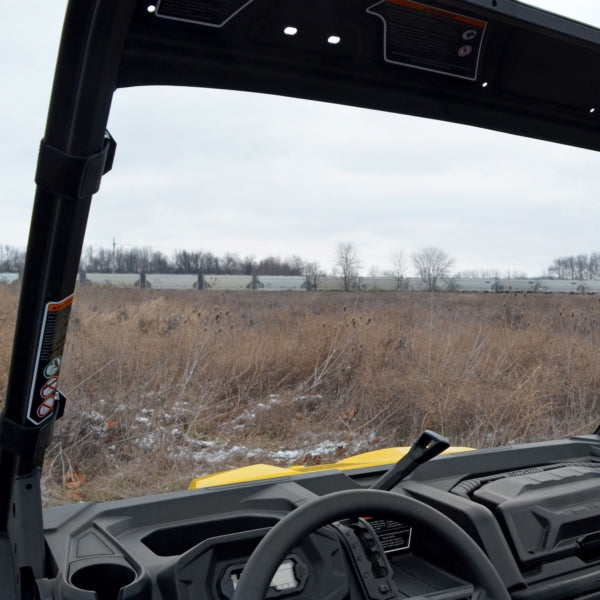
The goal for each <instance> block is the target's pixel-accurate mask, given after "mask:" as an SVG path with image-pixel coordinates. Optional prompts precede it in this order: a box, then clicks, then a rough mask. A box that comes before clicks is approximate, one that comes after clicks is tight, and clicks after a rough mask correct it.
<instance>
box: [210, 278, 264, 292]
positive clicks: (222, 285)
mask: <svg viewBox="0 0 600 600" xmlns="http://www.w3.org/2000/svg"><path fill="white" fill-rule="evenodd" d="M202 279H203V288H204V289H205V290H251V289H252V288H253V285H252V275H204V276H203V277H202Z"/></svg>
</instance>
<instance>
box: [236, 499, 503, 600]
mask: <svg viewBox="0 0 600 600" xmlns="http://www.w3.org/2000/svg"><path fill="white" fill-rule="evenodd" d="M372 513H373V514H377V515H381V516H386V517H390V518H393V519H396V520H398V521H409V522H410V523H411V524H413V525H421V526H427V527H428V528H430V529H432V530H433V531H434V532H435V535H436V540H438V541H440V542H442V543H444V544H446V545H447V547H448V550H449V552H450V553H452V554H454V555H455V556H456V557H457V558H458V560H459V561H460V562H462V563H463V564H464V566H465V569H466V570H467V572H468V573H469V574H470V576H471V578H472V583H473V585H474V587H475V594H474V597H477V598H479V599H483V598H488V599H489V600H510V595H509V593H508V591H507V589H506V587H505V586H504V584H503V583H502V580H501V579H500V576H499V575H498V573H497V572H496V569H495V568H494V566H493V565H492V563H491V562H490V560H489V559H488V557H487V556H486V555H485V554H484V552H483V551H482V550H481V548H480V547H479V546H478V545H477V544H476V543H475V542H474V541H473V539H472V538H471V537H470V536H469V535H468V534H466V533H465V532H464V531H463V530H462V529H461V528H460V527H459V526H458V525H456V523H454V522H453V521H451V520H450V519H449V518H448V517H446V516H445V515H443V514H442V513H440V512H439V511H437V510H436V509H434V508H431V507H430V506H428V505H427V504H424V503H422V502H419V501H418V500H414V499H413V498H409V497H407V496H400V495H399V494H395V493H393V492H387V491H382V490H371V489H366V490H345V491H341V492H334V493H331V494H326V495H325V496H320V497H319V498H316V499H315V500H311V501H310V502H307V503H306V504H304V505H302V506H300V507H299V508H297V509H295V510H293V511H292V512H291V513H289V514H288V515H286V516H285V517H284V518H283V519H282V520H281V521H279V523H277V524H276V525H275V526H274V527H273V528H272V529H271V530H270V531H269V532H268V533H267V535H265V537H264V538H263V539H262V540H261V542H260V543H259V544H258V546H257V547H256V549H255V550H254V552H253V553H252V555H251V556H250V559H249V560H248V562H247V563H246V566H245V567H244V570H243V572H242V575H241V577H240V581H239V583H238V586H237V589H236V591H235V596H234V600H263V599H264V598H265V596H266V593H267V589H268V587H269V584H270V583H271V579H272V578H273V575H274V574H275V571H276V570H277V567H278V566H279V565H280V564H281V562H282V561H283V560H284V558H285V556H286V555H287V554H288V552H289V551H290V550H291V549H292V548H293V547H294V546H295V545H297V544H298V543H300V542H301V540H302V539H303V538H304V537H305V536H307V535H308V534H310V533H311V532H313V531H314V530H316V529H318V528H319V527H323V526H324V525H327V524H329V523H331V522H333V521H337V520H339V519H343V518H352V517H359V516H364V515H365V514H372ZM414 600H417V597H414Z"/></svg>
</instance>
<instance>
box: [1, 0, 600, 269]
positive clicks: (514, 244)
mask: <svg viewBox="0 0 600 600" xmlns="http://www.w3.org/2000/svg"><path fill="white" fill-rule="evenodd" d="M531 3H534V2H531ZM535 3H536V4H538V5H541V6H543V7H546V8H548V9H550V10H555V11H557V12H560V10H561V7H562V6H564V5H566V8H568V10H569V11H570V12H571V14H572V16H574V17H576V18H579V19H580V20H583V21H587V22H592V23H594V24H596V25H597V26H600V2H598V0H561V1H559V0H539V1H538V2H535ZM65 4H66V3H65V2H63V1H62V0H36V1H33V0H0V7H2V8H3V9H4V10H2V19H0V72H1V73H2V80H3V85H2V90H3V91H2V94H0V177H1V179H2V194H1V196H0V215H1V217H0V223H1V228H0V244H9V245H13V246H19V247H24V246H25V244H26V238H27V232H28V228H29V218H30V212H31V205H32V199H33V193H34V185H33V174H34V170H35V160H36V156H37V150H38V144H39V140H40V138H41V137H42V134H43V131H44V124H45V118H46V111H47V106H48V100H49V94H50V87H51V82H52V74H53V68H54V62H55V57H56V50H57V45H58V40H59V34H60V26H61V22H62V17H63V12H64V6H65ZM109 129H110V131H111V133H112V134H113V136H114V137H115V138H116V140H117V143H118V148H117V156H116V160H115V167H114V169H113V171H112V172H111V173H110V174H108V175H107V176H106V177H105V178H104V180H103V183H102V187H101V190H100V192H99V194H97V195H96V197H95V198H94V202H93V208H92V212H91V215H90V221H89V226H88V232H87V237H86V243H87V244H91V245H93V246H105V247H110V246H111V245H112V240H113V238H115V239H116V243H117V245H121V246H126V247H127V246H136V245H137V246H139V245H145V246H148V245H149V246H152V247H153V248H154V249H157V250H163V251H164V252H166V253H167V254H170V253H171V252H172V251H173V250H176V249H182V248H185V249H189V250H191V249H200V250H205V251H210V252H213V253H214V254H217V255H222V254H224V253H225V252H228V251H231V252H236V253H237V254H239V255H240V256H247V255H254V256H255V257H256V258H257V259H260V258H262V257H264V256H267V255H273V254H274V255H278V256H281V257H282V258H285V257H287V256H290V255H292V254H298V255H300V256H302V257H303V258H305V259H307V260H312V261H317V262H318V263H319V264H320V265H321V266H322V267H323V268H324V269H326V270H331V269H332V267H333V257H334V248H335V245H336V243H337V242H340V241H351V242H353V243H354V244H355V245H356V247H357V249H358V252H359V255H360V258H361V261H362V265H363V272H364V273H366V272H368V271H369V270H370V269H371V268H372V267H376V268H378V269H379V270H380V271H384V270H385V269H389V268H390V261H389V257H390V255H391V254H392V253H393V252H396V251H398V250H401V249H402V250H404V251H405V253H406V254H407V255H410V254H411V253H412V252H413V251H415V250H418V249H420V248H422V247H424V246H429V245H433V246H438V247H440V248H443V249H444V250H446V251H447V252H448V253H449V254H450V255H452V256H453V257H454V258H455V259H456V265H455V267H456V269H457V270H465V269H469V270H471V269H486V270H489V269H496V270H499V271H500V272H502V273H503V274H504V273H505V272H506V271H508V270H510V271H511V272H514V271H519V272H526V273H527V274H528V275H530V276H536V275H541V274H542V273H543V271H544V270H545V269H546V268H547V267H548V266H549V264H550V263H551V262H552V259H553V258H555V257H557V256H561V255H571V254H578V253H589V252H592V251H600V154H597V153H593V152H589V151H584V150H578V149H573V148H568V147H564V146H559V145H556V144H548V143H543V142H537V141H532V140H526V139H521V138H517V137H514V136H508V135H504V134H497V133H492V132H487V131H483V130H477V129H474V128H467V127H462V126H456V125H449V124H444V123H437V122H433V121H428V120H423V119H415V118H408V117H402V116H398V115H387V114H383V113H378V112H374V111H363V110H358V109H351V108H347V107H339V106H331V105H324V104H317V103H310V102H305V101H298V100H290V99H281V98H274V97H266V96H263V97H259V96H253V95H249V94H234V93H228V92H223V91H215V90H180V89H165V88H160V89H158V88H152V89H148V88H146V89H140V90H121V91H119V92H117V96H116V98H115V101H114V104H113V114H112V116H111V120H110V123H109Z"/></svg>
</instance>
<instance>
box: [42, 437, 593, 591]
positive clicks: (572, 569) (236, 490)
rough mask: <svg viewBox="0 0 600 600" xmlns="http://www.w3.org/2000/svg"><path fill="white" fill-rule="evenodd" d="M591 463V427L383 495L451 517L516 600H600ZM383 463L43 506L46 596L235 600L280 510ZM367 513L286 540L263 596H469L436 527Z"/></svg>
mask: <svg viewBox="0 0 600 600" xmlns="http://www.w3.org/2000/svg"><path fill="white" fill-rule="evenodd" d="M599 459H600V438H599V437H598V436H587V437H581V438H571V439H568V440H561V441H557V442H548V443H537V444H526V445H516V446H508V447H503V448H495V449H491V450H478V451H471V452H464V453H460V454H452V455H445V456H444V455H442V456H439V457H437V458H435V459H433V460H431V461H430V462H428V463H426V464H424V465H422V466H421V467H420V468H419V469H417V470H416V471H415V472H414V473H413V474H412V475H410V476H409V477H408V478H407V479H405V480H404V481H402V482H400V483H399V484H398V485H397V486H396V487H395V488H394V489H393V490H392V491H391V492H390V493H393V494H398V495H399V496H409V497H412V498H414V499H416V500H418V501H421V502H424V503H426V504H428V505H430V506H432V507H434V508H436V509H437V510H439V511H441V512H442V513H443V514H445V515H446V516H447V517H449V518H450V519H451V520H452V521H454V523H456V524H457V525H459V526H460V527H461V528H462V529H463V530H464V531H466V532H467V533H468V534H469V535H470V536H471V537H472V538H473V539H474V540H475V541H476V542H477V543H478V544H479V546H480V547H481V548H482V549H483V550H484V551H485V553H486V554H487V556H488V557H489V559H490V561H491V562H492V564H493V566H494V568H495V569H496V571H497V572H498V574H499V575H500V578H501V579H502V582H503V584H504V585H505V586H506V588H507V590H508V591H509V593H510V595H511V597H512V598H514V599H515V600H517V599H520V600H526V599H530V598H544V600H552V599H556V600H559V599H568V598H576V597H577V598H579V597H585V598H590V599H591V598H596V597H600V591H599V590H600V582H599V575H598V573H599V565H600V481H599V479H598V476H599V475H600V460H599ZM383 472H384V469H382V468H381V467H378V468H362V469H357V470H355V471H347V472H340V471H335V470H333V471H324V472H315V473H307V474H301V475H296V476H290V477H283V478H279V479H272V480H264V481H257V482H247V483H240V484H233V485H228V486H219V487H212V488H206V489H200V490H190V491H186V492H178V493H173V494H163V495H159V496H152V497H147V498H138V499H135V500H122V501H115V502H110V503H104V504H102V505H96V504H91V503H88V504H77V505H71V506H65V507H58V508H52V509H47V510H46V511H45V514H44V525H45V539H46V543H47V545H48V549H49V551H50V552H49V556H51V562H52V565H50V571H51V573H52V574H53V577H49V578H48V580H47V582H46V586H47V589H48V597H51V596H50V590H52V593H53V594H54V596H53V597H54V598H64V599H72V600H78V599H82V600H83V599H90V600H93V599H94V598H97V599H98V600H118V599H122V600H128V599H134V600H137V599H142V598H144V599H149V598H153V599H154V598H156V599H158V598H161V599H162V598H177V599H186V600H192V599H198V598H214V599H221V600H232V598H233V594H234V591H235V587H236V585H237V582H238V581H239V577H240V574H241V571H242V569H243V567H244V564H245V563H246V561H247V560H248V557H249V556H250V554H251V553H252V551H253V550H254V548H255V547H256V545H257V544H258V542H259V541H260V540H261V539H262V538H263V537H264V535H265V534H266V533H267V532H268V531H269V530H270V529H271V528H272V527H273V526H274V525H275V524H276V523H278V522H279V521H280V520H281V519H282V518H283V517H285V515H287V514H289V513H290V512H291V511H293V510H294V509H295V508H297V507H299V506H302V505H303V504H306V503H308V502H310V500H311V499H314V498H317V497H319V496H324V495H327V494H330V493H332V492H338V491H340V490H352V489H361V488H368V487H370V486H371V485H372V484H373V483H374V482H375V481H376V480H377V479H378V478H379V477H380V476H381V475H382V473H383ZM364 517H365V518H364V519H361V520H345V521H344V520H343V521H340V522H337V523H335V524H333V525H329V526H326V527H322V528H320V529H318V530H317V531H315V532H314V533H312V534H311V535H309V536H307V537H306V538H304V539H303V540H302V541H301V543H299V544H298V545H294V546H293V547H291V548H290V549H289V552H288V553H287V557H286V559H285V560H284V562H283V563H282V565H281V566H280V567H279V569H278V570H277V573H276V575H275V577H274V578H273V581H272V585H271V587H270V588H269V592H268V594H267V597H268V598H298V599H300V598H316V597H319V598H331V599H343V598H368V597H370V598H378V599H380V600H385V599H386V598H392V597H397V598H407V597H417V596H418V597H425V598H435V599H436V600H458V599H462V598H469V597H471V595H472V594H473V589H474V588H473V586H472V584H471V582H470V574H469V573H468V572H466V571H465V569H464V566H463V565H462V564H461V561H460V558H458V559H457V557H456V556H455V555H454V553H453V552H450V551H449V550H448V548H446V547H445V545H444V544H443V543H440V542H439V540H437V539H436V532H435V531H431V530H429V529H428V528H427V527H423V526H422V525H418V526H413V524H412V523H410V522H403V523H399V522H398V521H397V520H394V519H389V518H386V515H371V514H365V515H364ZM383 556H384V557H383ZM386 559H387V560H386ZM365 565H367V568H365ZM389 569H391V571H389V572H388V570H389ZM389 577H391V578H392V580H393V584H395V588H396V589H393V586H392V588H391V589H388V587H387V584H386V581H389V579H387V578H389ZM396 590H397V592H396Z"/></svg>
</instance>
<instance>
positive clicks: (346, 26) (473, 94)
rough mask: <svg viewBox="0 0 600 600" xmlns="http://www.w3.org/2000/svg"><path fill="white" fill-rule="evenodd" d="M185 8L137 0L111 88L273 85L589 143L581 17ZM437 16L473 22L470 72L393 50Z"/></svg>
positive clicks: (399, 7) (587, 61) (481, 8)
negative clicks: (409, 30) (401, 36)
mask: <svg viewBox="0 0 600 600" xmlns="http://www.w3.org/2000/svg"><path fill="white" fill-rule="evenodd" d="M209 4H210V3H209ZM149 6H150V7H152V8H150V10H151V11H152V12H149ZM194 6H195V4H194V3H186V2H173V1H169V0H161V1H160V2H158V3H157V4H156V5H154V4H151V3H150V2H148V0H146V1H144V2H137V3H136V6H135V7H134V10H133V15H132V16H133V18H132V21H131V27H130V29H129V32H128V34H127V39H126V43H125V48H124V53H123V60H122V63H121V65H120V68H119V73H118V76H117V81H116V85H117V86H118V87H127V86H137V85H153V84H166V85H185V86H204V87H212V88H224V89H233V90H246V91H253V92H264V93H271V94H281V95H286V96H294V97H298V98H306V99H312V100H321V101H326V102H335V103H341V104H349V105H354V106H360V107H366V108H372V109H379V110H385V111H390V112H398V113H405V114H409V115H418V116H422V117H430V118H434V119H442V120H446V121H453V122H457V123H465V124H469V125H475V126H480V127H485V128H488V129H494V130H498V131H504V132H509V133H516V134H519V135H526V136H529V137H534V138H539V139H545V140H551V141H555V142H561V143H565V144H569V145H574V146H581V147H584V148H592V149H596V150H597V149H598V148H599V147H600V143H599V141H598V140H599V137H598V131H599V128H600V120H599V119H600V117H599V114H598V112H600V74H599V73H598V70H597V69H595V68H594V65H596V64H597V62H598V57H599V51H600V50H599V48H598V44H599V43H600V31H599V30H597V29H595V28H593V27H590V26H587V25H584V24H582V23H578V22H575V21H571V20H569V19H566V18H563V17H559V16H556V15H552V14H549V13H545V12H543V11H541V10H539V9H537V8H534V7H531V6H528V5H525V4H522V3H520V2H516V1H514V0H503V1H495V0H494V1H492V0H465V1H458V0H433V1H428V2H426V3H421V2H414V1H412V0H388V1H385V0H383V1H380V2H374V1H373V0H328V1H327V2H324V1H323V0H304V1H303V2H298V1H297V0H279V1H278V2H276V3H274V2H272V1H271V0H251V1H249V2H243V1H238V2H231V3H229V4H228V6H230V7H231V8H230V9H229V10H226V9H223V10H222V11H221V13H220V14H215V13H217V12H218V11H213V13H211V14H210V15H208V16H207V15H206V14H204V13H202V12H201V11H200V10H199V9H197V10H196V9H195V8H194ZM223 6H225V5H223ZM194 10H196V12H194ZM453 18H454V22H452V19H453ZM417 19H418V20H417ZM440 23H446V24H451V23H453V24H454V25H457V26H458V27H459V28H462V29H464V30H465V31H468V30H473V31H475V33H476V34H479V33H480V31H481V38H480V37H479V36H477V37H476V38H475V39H474V42H477V41H478V40H479V44H477V43H471V44H470V46H471V47H472V49H471V52H472V55H471V57H470V58H471V59H472V60H471V63H470V67H469V68H466V69H465V68H463V69H462V70H459V68H458V67H457V61H456V60H454V59H452V58H450V57H443V58H442V59H441V58H440V55H439V54H438V55H435V56H431V53H429V56H426V55H427V52H423V53H421V55H419V52H417V51H415V52H414V53H413V54H412V55H410V56H407V53H406V48H404V47H399V46H398V43H397V35H398V32H400V31H402V28H403V27H406V26H407V24H408V25H409V26H413V27H414V26H415V24H417V25H418V26H419V27H423V28H425V29H426V28H428V27H435V26H439V24H440ZM286 27H293V28H294V29H295V30H296V33H295V35H287V34H286V33H285V29H286ZM288 31H289V30H288ZM332 35H333V36H336V37H337V38H339V42H338V43H330V42H328V40H329V38H330V37H331V36H332ZM428 35H433V34H432V30H430V31H429V32H428ZM437 42H439V40H436V43H437ZM465 45H468V44H465ZM452 51H454V49H453V50H452ZM444 52H446V50H444ZM475 54H477V57H475ZM446 58H447V60H446ZM476 58H477V59H478V60H476ZM444 63H445V64H444ZM596 107H598V109H599V110H598V112H597V111H594V112H590V111H591V110H592V109H595V108H596Z"/></svg>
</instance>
